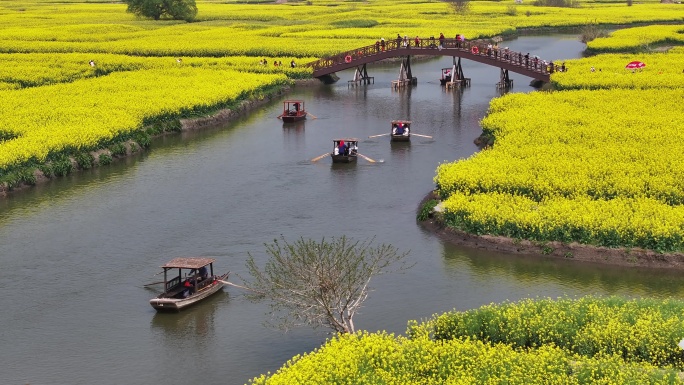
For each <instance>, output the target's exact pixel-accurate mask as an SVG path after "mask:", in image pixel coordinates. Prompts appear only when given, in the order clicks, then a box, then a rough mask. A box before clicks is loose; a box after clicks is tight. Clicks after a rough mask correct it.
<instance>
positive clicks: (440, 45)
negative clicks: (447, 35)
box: [439, 33, 444, 51]
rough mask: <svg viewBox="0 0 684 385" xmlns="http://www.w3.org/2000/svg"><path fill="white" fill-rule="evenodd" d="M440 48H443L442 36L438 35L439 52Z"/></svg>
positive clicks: (441, 34)
mask: <svg viewBox="0 0 684 385" xmlns="http://www.w3.org/2000/svg"><path fill="white" fill-rule="evenodd" d="M442 48H444V34H443V33H440V34H439V50H440V51H441V50H442Z"/></svg>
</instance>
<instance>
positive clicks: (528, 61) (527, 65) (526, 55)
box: [525, 52, 530, 68]
mask: <svg viewBox="0 0 684 385" xmlns="http://www.w3.org/2000/svg"><path fill="white" fill-rule="evenodd" d="M525 67H528V68H529V67H530V53H529V52H528V53H526V54H525Z"/></svg>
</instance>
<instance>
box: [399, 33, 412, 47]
mask: <svg viewBox="0 0 684 385" xmlns="http://www.w3.org/2000/svg"><path fill="white" fill-rule="evenodd" d="M401 44H402V45H403V46H404V48H409V47H410V46H411V43H410V42H409V39H408V36H406V35H404V41H403V42H402V43H401Z"/></svg>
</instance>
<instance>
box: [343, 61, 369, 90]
mask: <svg viewBox="0 0 684 385" xmlns="http://www.w3.org/2000/svg"><path fill="white" fill-rule="evenodd" d="M371 83H375V77H373V76H368V70H367V69H366V65H365V64H364V65H361V66H357V67H356V71H354V79H352V80H349V81H348V82H347V87H349V86H358V85H361V84H371Z"/></svg>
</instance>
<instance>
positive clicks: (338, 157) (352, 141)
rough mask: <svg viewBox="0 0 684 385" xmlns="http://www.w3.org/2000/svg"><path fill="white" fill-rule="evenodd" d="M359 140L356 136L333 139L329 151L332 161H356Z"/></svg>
mask: <svg viewBox="0 0 684 385" xmlns="http://www.w3.org/2000/svg"><path fill="white" fill-rule="evenodd" d="M358 144H359V140H358V139H356V138H343V139H334V140H333V146H334V147H333V152H332V153H330V156H331V157H332V161H333V163H351V162H356V158H357V155H358V150H359V147H358Z"/></svg>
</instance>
